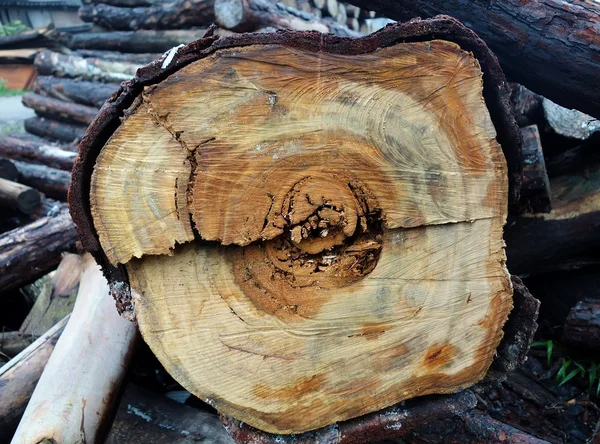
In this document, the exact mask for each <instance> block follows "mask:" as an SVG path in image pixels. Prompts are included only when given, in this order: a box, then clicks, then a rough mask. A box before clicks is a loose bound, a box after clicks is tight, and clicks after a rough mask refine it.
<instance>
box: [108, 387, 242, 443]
mask: <svg viewBox="0 0 600 444" xmlns="http://www.w3.org/2000/svg"><path fill="white" fill-rule="evenodd" d="M140 442H144V443H160V442H163V443H169V444H187V443H190V442H194V443H206V444H209V443H210V444H233V442H234V441H233V440H232V439H231V438H230V437H229V435H228V434H227V432H226V431H225V428H224V427H223V426H222V425H221V422H220V421H219V417H218V416H217V415H215V414H212V413H206V412H202V411H199V410H197V409H194V408H191V407H188V406H185V405H182V404H179V403H178V402H175V401H172V400H170V399H169V398H167V397H165V396H162V395H157V394H155V393H152V392H149V391H147V390H144V389H142V388H140V387H137V386H135V385H133V384H128V385H127V387H126V389H125V394H124V395H123V398H122V399H121V404H120V405H119V409H118V410H117V415H116V418H115V420H114V422H113V424H112V428H111V430H110V433H109V434H108V437H107V439H106V444H138V443H140Z"/></svg>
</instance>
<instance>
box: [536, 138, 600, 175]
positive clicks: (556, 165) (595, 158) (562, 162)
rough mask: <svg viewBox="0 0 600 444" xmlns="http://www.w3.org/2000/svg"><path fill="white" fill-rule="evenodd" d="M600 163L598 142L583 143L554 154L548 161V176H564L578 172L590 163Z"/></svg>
mask: <svg viewBox="0 0 600 444" xmlns="http://www.w3.org/2000/svg"><path fill="white" fill-rule="evenodd" d="M598 163H600V150H598V147H597V145H596V143H593V142H590V143H582V144H581V145H576V146H575V147H573V148H570V149H568V150H565V151H563V152H561V153H559V154H556V155H554V156H552V158H550V159H548V161H547V162H546V171H547V172H548V176H550V177H556V176H564V175H568V174H577V172H578V171H581V170H583V169H585V167H586V166H588V165H590V164H592V165H593V164H598Z"/></svg>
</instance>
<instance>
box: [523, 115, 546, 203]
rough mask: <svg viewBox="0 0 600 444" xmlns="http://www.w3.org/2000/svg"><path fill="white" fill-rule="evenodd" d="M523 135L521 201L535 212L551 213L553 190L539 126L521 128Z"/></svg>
mask: <svg viewBox="0 0 600 444" xmlns="http://www.w3.org/2000/svg"><path fill="white" fill-rule="evenodd" d="M521 135H522V136H523V184H522V185H521V201H522V202H523V203H526V204H527V205H528V206H529V207H530V208H531V210H532V211H533V212H535V213H549V212H550V209H551V202H550V198H551V195H552V192H551V190H550V180H549V179H548V173H547V172H546V163H545V161H544V152H543V151H542V143H541V141H540V134H539V132H538V127H537V126H536V125H530V126H526V127H525V128H521Z"/></svg>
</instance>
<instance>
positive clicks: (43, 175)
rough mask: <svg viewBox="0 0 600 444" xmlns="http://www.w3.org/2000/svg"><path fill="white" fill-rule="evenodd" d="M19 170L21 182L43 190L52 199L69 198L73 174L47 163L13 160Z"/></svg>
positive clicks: (64, 199)
mask: <svg viewBox="0 0 600 444" xmlns="http://www.w3.org/2000/svg"><path fill="white" fill-rule="evenodd" d="M13 162H14V164H15V165H16V167H17V169H18V172H19V182H21V183H23V184H25V185H28V186H30V187H32V188H35V189H36V190H39V191H41V192H42V193H44V194H45V195H46V196H48V197H51V198H52V199H58V200H62V201H66V200H67V193H68V192H69V186H70V184H71V174H70V173H69V172H67V171H63V170H58V169H55V168H50V167H47V166H45V165H35V164H32V163H26V162H20V161H18V160H15V161H13Z"/></svg>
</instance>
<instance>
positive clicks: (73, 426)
mask: <svg viewBox="0 0 600 444" xmlns="http://www.w3.org/2000/svg"><path fill="white" fill-rule="evenodd" d="M99 326H102V328H98V327H99ZM135 338H136V328H135V325H134V324H132V323H131V322H129V321H127V320H125V319H123V318H121V317H120V316H119V315H118V314H117V312H116V311H115V309H114V305H113V303H112V301H111V299H110V297H109V295H108V285H107V283H106V279H105V278H104V277H103V276H102V273H101V272H100V269H99V267H98V266H97V265H96V263H95V262H94V259H93V258H92V257H91V256H90V255H86V256H84V257H83V259H82V273H81V281H80V285H79V292H78V294H77V301H76V302H75V307H74V309H73V314H72V315H71V317H70V319H69V323H68V324H67V326H66V327H65V330H64V332H63V334H62V335H61V337H60V339H59V340H58V342H57V344H56V347H55V348H54V351H53V353H52V356H50V359H49V360H48V363H47V365H46V367H45V369H44V372H43V373H42V376H41V378H40V380H39V382H38V384H37V386H36V388H35V391H34V392H33V395H32V396H31V399H30V400H29V404H28V405H27V408H26V410H25V413H23V417H22V418H21V422H20V423H19V427H18V428H17V431H16V432H15V436H14V437H13V441H12V443H14V444H30V443H39V442H43V441H44V440H45V439H47V440H52V442H57V443H75V442H81V441H83V442H103V438H104V437H105V436H106V433H107V432H108V430H107V426H108V425H109V424H110V418H112V414H113V413H112V412H113V411H112V409H113V407H115V406H116V403H117V402H118V396H119V390H120V386H121V384H122V382H123V378H124V377H125V373H126V371H127V366H128V363H129V361H130V359H131V356H132V354H133V349H134V343H135ZM82 339H83V340H82Z"/></svg>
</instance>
